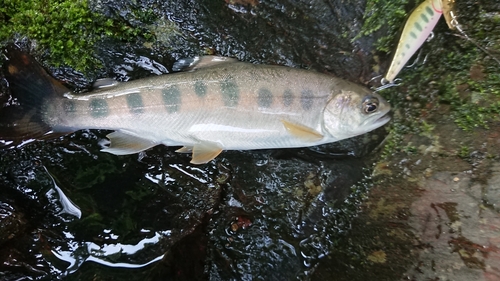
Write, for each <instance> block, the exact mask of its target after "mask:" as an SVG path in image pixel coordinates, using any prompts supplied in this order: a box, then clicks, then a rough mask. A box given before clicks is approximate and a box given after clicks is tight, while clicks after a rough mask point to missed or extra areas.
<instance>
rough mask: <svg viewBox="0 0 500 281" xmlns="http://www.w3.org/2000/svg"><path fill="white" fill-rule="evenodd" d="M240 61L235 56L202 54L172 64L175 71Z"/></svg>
mask: <svg viewBox="0 0 500 281" xmlns="http://www.w3.org/2000/svg"><path fill="white" fill-rule="evenodd" d="M233 62H238V60H237V59H235V58H229V57H219V56H202V57H194V58H186V59H180V60H178V61H176V62H175V63H174V65H173V66H172V70H173V71H193V70H196V69H200V68H205V67H211V66H214V65H219V64H221V63H233Z"/></svg>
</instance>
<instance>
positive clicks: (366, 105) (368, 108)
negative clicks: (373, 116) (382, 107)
mask: <svg viewBox="0 0 500 281" xmlns="http://www.w3.org/2000/svg"><path fill="white" fill-rule="evenodd" d="M377 109H378V99H377V98H374V97H368V98H366V99H365V100H364V101H363V112H364V113H366V114H370V113H374V112H376V111H377Z"/></svg>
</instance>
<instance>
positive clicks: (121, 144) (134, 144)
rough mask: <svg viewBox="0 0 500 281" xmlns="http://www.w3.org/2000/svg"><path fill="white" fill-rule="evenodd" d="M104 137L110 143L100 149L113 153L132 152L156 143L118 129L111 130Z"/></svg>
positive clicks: (124, 153)
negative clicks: (111, 131)
mask: <svg viewBox="0 0 500 281" xmlns="http://www.w3.org/2000/svg"><path fill="white" fill-rule="evenodd" d="M106 137H107V138H108V139H109V140H110V142H111V143H110V144H109V146H108V147H105V148H103V149H102V150H101V151H104V152H108V153H111V154H115V155H127V154H134V153H138V152H141V151H143V150H146V149H148V148H151V147H153V146H156V145H157V143H156V142H154V141H152V140H148V139H144V138H141V137H138V136H134V135H132V134H127V133H124V132H120V131H116V132H113V133H111V134H109V135H107V136H106Z"/></svg>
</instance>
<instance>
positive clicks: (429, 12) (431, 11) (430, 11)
mask: <svg viewBox="0 0 500 281" xmlns="http://www.w3.org/2000/svg"><path fill="white" fill-rule="evenodd" d="M425 11H426V12H427V13H428V14H429V16H433V15H434V11H433V10H432V9H431V7H429V6H427V7H425Z"/></svg>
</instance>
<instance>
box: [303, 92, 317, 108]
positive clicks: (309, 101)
mask: <svg viewBox="0 0 500 281" xmlns="http://www.w3.org/2000/svg"><path fill="white" fill-rule="evenodd" d="M313 97H314V96H313V93H312V91H311V90H308V89H306V90H302V93H301V95H300V104H301V105H302V109H304V110H309V109H311V108H312V106H313Z"/></svg>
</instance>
